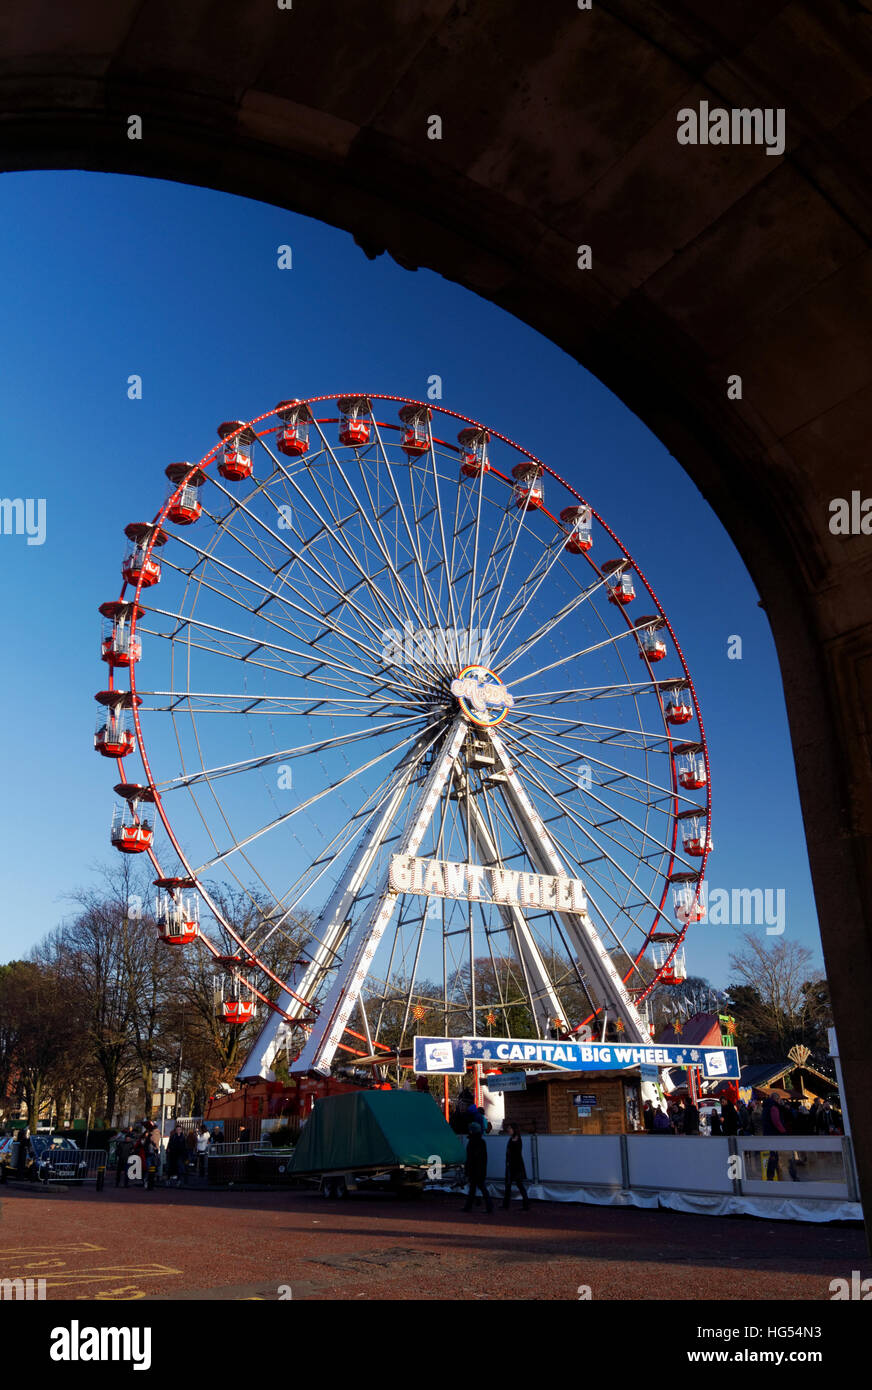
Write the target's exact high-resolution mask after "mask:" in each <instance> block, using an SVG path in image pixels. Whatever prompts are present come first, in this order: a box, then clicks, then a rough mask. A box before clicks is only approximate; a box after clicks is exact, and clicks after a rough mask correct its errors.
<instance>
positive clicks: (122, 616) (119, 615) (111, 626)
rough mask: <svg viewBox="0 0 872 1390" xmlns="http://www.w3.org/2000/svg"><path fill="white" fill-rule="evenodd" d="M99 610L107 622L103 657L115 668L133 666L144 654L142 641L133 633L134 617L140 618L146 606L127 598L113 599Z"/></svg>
mask: <svg viewBox="0 0 872 1390" xmlns="http://www.w3.org/2000/svg"><path fill="white" fill-rule="evenodd" d="M99 611H100V612H101V613H102V614H103V617H104V618H105V619H106V622H105V623H104V624H103V641H102V652H101V655H102V659H103V660H104V661H105V662H106V664H107V666H111V667H112V668H113V669H114V668H115V667H117V666H133V665H134V664H135V663H136V662H137V661H138V660H139V658H140V657H141V656H142V643H141V642H140V640H139V638H138V637H134V636H133V635H132V634H131V624H132V622H133V619H134V618H136V619H137V620H139V619H140V618H141V617H142V615H143V613H144V612H145V609H144V608H140V606H139V604H138V603H132V602H130V601H129V600H127V599H120V598H116V599H111V600H110V601H109V602H108V603H101V604H100V609H99Z"/></svg>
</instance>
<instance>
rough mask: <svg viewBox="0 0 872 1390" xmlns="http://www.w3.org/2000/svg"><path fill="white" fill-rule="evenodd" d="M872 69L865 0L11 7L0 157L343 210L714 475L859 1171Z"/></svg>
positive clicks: (1, 52) (869, 851) (374, 240)
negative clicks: (802, 854) (769, 689)
mask: <svg viewBox="0 0 872 1390" xmlns="http://www.w3.org/2000/svg"><path fill="white" fill-rule="evenodd" d="M870 97H872V3H870V0H766V3H761V2H760V0H729V3H728V4H725V5H715V4H713V3H712V0H674V2H673V0H670V3H668V4H666V3H665V2H664V0H593V7H592V9H591V10H590V11H584V10H579V9H578V8H577V6H576V5H575V4H574V3H572V0H549V3H548V4H547V5H535V4H531V3H530V0H293V7H292V9H290V10H280V9H279V8H278V5H277V4H273V3H272V0H186V3H184V4H179V3H178V0H77V3H75V4H68V5H65V4H58V2H57V0H6V4H5V5H4V7H3V9H2V11H0V110H2V116H0V167H3V168H5V169H30V168H71V167H72V168H86V169H96V170H112V171H117V172H125V173H142V174H147V175H153V176H155V177H160V178H169V179H177V180H181V181H184V182H189V183H195V184H203V185H209V186H212V187H215V188H219V189H225V190H228V191H230V192H233V193H237V194H244V195H247V196H249V197H252V198H258V199H263V200H265V201H268V202H272V203H276V204H279V205H283V206H287V207H289V208H292V209H294V210H295V211H299V212H302V213H306V214H310V215H312V216H314V217H317V218H321V219H322V220H324V221H327V222H330V223H333V224H335V225H336V226H339V227H343V228H346V229H347V230H349V231H350V232H352V233H353V234H354V236H355V238H356V240H357V241H358V242H359V244H360V245H361V247H362V248H363V249H364V251H365V252H366V253H367V254H368V255H370V256H372V255H376V254H379V253H381V252H382V251H385V250H386V251H388V252H390V254H391V255H393V256H394V257H395V259H396V260H397V261H398V262H399V263H400V264H401V265H404V266H406V267H409V268H414V267H416V266H427V267H430V268H432V269H434V270H436V271H438V272H441V273H442V274H443V275H446V276H448V277H449V278H451V279H453V280H456V281H458V282H460V283H462V284H464V285H467V286H468V287H470V288H471V289H473V290H475V291H477V292H478V293H480V294H482V295H484V296H486V297H487V298H489V299H491V300H493V301H494V302H495V303H497V304H500V305H502V306H503V307H504V308H506V309H507V310H508V311H509V312H511V313H513V314H516V315H517V316H518V317H520V318H522V319H524V320H525V321H527V322H528V323H530V324H531V325H532V326H534V327H535V328H537V329H539V330H540V331H541V332H542V333H544V334H546V335H547V336H548V337H549V338H551V339H553V340H554V342H556V343H558V344H559V345H560V346H561V347H563V348H565V349H566V351H567V352H569V353H571V354H573V356H575V357H576V358H577V359H578V360H579V361H580V362H582V363H583V364H584V365H585V366H586V367H587V368H589V369H590V370H592V371H593V372H594V373H596V375H597V376H599V377H600V378H601V379H602V380H603V381H604V382H605V383H606V384H607V385H608V386H609V387H610V388H611V389H612V390H613V391H615V393H616V394H617V395H618V396H620V397H621V398H622V399H623V400H624V401H625V402H626V403H627V405H629V406H630V408H631V409H633V410H634V411H636V413H637V414H638V415H639V416H640V417H641V418H642V419H643V420H644V421H645V422H646V423H647V424H648V425H649V426H650V427H651V429H652V430H653V431H654V432H655V433H656V434H657V435H658V436H659V437H660V438H661V439H662V440H663V441H664V442H665V444H666V445H667V447H668V448H669V449H670V450H671V452H672V453H673V454H674V455H675V457H676V458H677V459H678V460H679V461H680V462H681V463H682V465H683V466H684V467H685V469H686V470H687V471H688V473H689V474H690V475H691V476H692V477H693V478H694V479H695V481H696V482H697V484H698V486H699V488H700V489H701V491H702V493H703V494H704V495H705V497H706V498H707V499H708V501H709V502H710V503H711V505H712V506H713V507H714V509H715V510H716V512H717V513H718V515H719V517H720V518H721V520H722V521H723V523H724V525H725V526H726V527H727V529H728V530H729V532H730V534H731V536H732V537H733V539H734V541H735V542H736V544H737V546H738V548H739V550H740V551H741V553H742V555H743V557H744V559H745V561H746V563H747V565H748V567H749V569H750V571H751V573H752V575H753V576H754V579H755V581H756V583H757V585H758V588H759V591H760V594H761V601H762V603H763V604H764V606H765V608H766V611H767V613H768V615H769V618H770V621H771V623H772V627H773V632H774V635H775V639H776V643H777V647H778V652H779V658H780V661H781V666H782V673H783V676H784V682H785V697H786V700H787V706H788V715H789V718H790V723H791V732H792V737H793V744H794V753H795V757H796V764H797V775H798V780H799V787H800V795H801V798H802V804H803V814H804V818H805V823H806V830H807V836H808V844H809V855H810V860H811V866H812V873H813V877H814V881H815V889H816V894H817V900H818V907H819V911H820V920H821V930H822V935H823V941H824V951H825V956H826V961H827V970H828V975H829V977H830V981H831V985H832V989H833V996H834V1000H835V1003H836V1009H837V1020H838V1026H839V1034H840V1042H841V1049H842V1064H843V1068H844V1071H845V1075H846V1079H847V1082H848V1086H849V1088H850V1090H851V1092H852V1094H853V1095H854V1096H856V1097H857V1099H856V1100H855V1101H854V1103H853V1108H854V1111H855V1116H854V1128H855V1133H856V1134H857V1137H858V1143H859V1140H860V1132H861V1130H862V1134H863V1136H864V1137H863V1140H862V1144H860V1151H861V1168H862V1170H863V1171H862V1181H863V1184H864V1187H865V1190H866V1192H867V1195H868V1196H872V1170H870V1157H869V1155H870V1151H872V1129H870V1125H872V1119H870V1113H872V1083H870V1079H869V1069H868V1065H867V1064H866V1062H865V1053H866V1051H867V1047H868V1043H867V1037H868V1028H867V1025H866V1013H867V1011H868V999H869V997H870V996H872V945H870V936H869V928H868V926H867V925H866V923H867V922H869V921H870V920H872V847H870V846H872V833H870V832H872V756H870V753H872V749H870V728H869V716H868V714H867V710H868V709H869V708H870V707H872V558H870V538H869V537H867V536H863V535H862V534H857V535H847V536H841V535H833V534H832V533H831V531H830V529H829V525H828V522H829V503H830V501H831V499H833V498H835V497H843V498H846V499H850V498H851V494H852V492H859V493H860V494H861V496H863V497H866V496H870V497H872V465H870V452H869V439H870V436H872V428H870V427H872V332H870V322H872V314H870V300H872V295H870V287H872V257H870V254H869V242H870V231H872V198H870V178H869V176H870V164H872V101H870ZM701 101H707V102H709V103H710V105H712V106H719V107H727V108H730V107H764V108H774V109H783V110H784V112H785V120H786V148H785V151H784V153H783V155H781V156H777V157H773V156H770V155H767V154H766V152H765V150H764V149H763V148H761V147H760V146H753V145H752V146H747V145H740V146H730V145H707V146H703V145H696V146H685V145H679V143H678V141H677V138H676V131H677V113H678V112H679V110H681V109H682V108H685V107H698V106H699V103H700V102H701ZM132 113H136V114H139V115H141V117H142V119H143V139H142V140H141V141H130V140H128V139H127V134H126V132H127V117H128V116H129V115H130V114H132ZM434 114H435V115H439V116H440V117H441V119H442V125H443V138H442V139H441V140H440V141H434V140H429V139H428V138H427V126H428V117H429V116H430V115H434ZM580 244H589V245H590V247H591V249H592V259H593V264H592V268H591V269H590V270H579V269H578V267H577V252H576V248H577V247H578V246H579V245H580ZM732 374H739V375H740V376H741V378H742V387H743V395H742V399H741V400H735V401H731V400H728V399H727V378H728V377H729V376H730V375H732ZM687 553H688V556H689V558H691V559H692V554H693V543H692V537H689V538H688V542H687ZM860 1111H862V1114H863V1116H864V1118H862V1120H861V1117H860V1114H859V1113H858V1112H860Z"/></svg>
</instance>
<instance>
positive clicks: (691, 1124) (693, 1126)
mask: <svg viewBox="0 0 872 1390" xmlns="http://www.w3.org/2000/svg"><path fill="white" fill-rule="evenodd" d="M682 1132H683V1133H684V1134H699V1111H698V1110H697V1108H696V1106H695V1105H694V1103H693V1101H692V1100H691V1098H690V1096H685V1097H684V1118H683V1121H682Z"/></svg>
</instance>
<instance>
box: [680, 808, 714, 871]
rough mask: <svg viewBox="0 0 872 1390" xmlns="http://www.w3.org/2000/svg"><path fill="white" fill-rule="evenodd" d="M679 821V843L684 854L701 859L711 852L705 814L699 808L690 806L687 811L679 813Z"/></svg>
mask: <svg viewBox="0 0 872 1390" xmlns="http://www.w3.org/2000/svg"><path fill="white" fill-rule="evenodd" d="M678 819H679V820H680V821H681V842H682V844H683V845H684V852H685V854H691V855H693V856H694V857H695V858H698V859H701V858H702V856H703V855H704V854H707V853H709V852H710V851H711V848H712V837H711V834H710V833H709V831H708V830H707V829H706V813H705V811H704V809H703V808H702V807H701V806H691V808H690V810H689V811H679V813H678Z"/></svg>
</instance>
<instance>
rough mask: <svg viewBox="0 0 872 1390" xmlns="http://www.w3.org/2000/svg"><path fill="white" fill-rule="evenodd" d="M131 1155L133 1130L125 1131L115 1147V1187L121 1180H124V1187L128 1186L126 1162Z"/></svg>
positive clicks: (128, 1177) (128, 1176)
mask: <svg viewBox="0 0 872 1390" xmlns="http://www.w3.org/2000/svg"><path fill="white" fill-rule="evenodd" d="M132 1153H133V1130H132V1129H127V1130H125V1131H124V1134H123V1135H122V1137H121V1138H120V1139H119V1140H118V1142H117V1143H116V1145H115V1186H116V1187H119V1186H120V1184H121V1179H122V1178H123V1179H124V1186H125V1187H129V1186H130V1175H129V1174H128V1172H127V1160H128V1159H129V1157H130V1155H131V1154H132Z"/></svg>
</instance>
